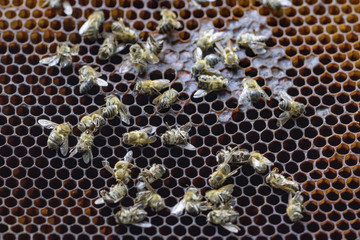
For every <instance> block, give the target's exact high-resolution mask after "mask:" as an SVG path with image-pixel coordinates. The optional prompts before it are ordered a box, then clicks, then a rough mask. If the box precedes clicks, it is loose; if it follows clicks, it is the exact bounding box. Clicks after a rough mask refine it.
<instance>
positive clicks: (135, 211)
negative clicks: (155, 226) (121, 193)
mask: <svg viewBox="0 0 360 240" xmlns="http://www.w3.org/2000/svg"><path fill="white" fill-rule="evenodd" d="M146 216H147V212H146V211H145V210H144V209H143V207H142V206H141V205H135V206H131V207H128V208H125V207H122V208H121V209H120V210H119V211H118V212H117V213H116V214H115V221H116V222H117V223H119V224H125V225H128V224H132V225H136V226H138V227H144V228H149V227H151V226H152V225H151V223H149V222H143V221H144V220H145V218H146Z"/></svg>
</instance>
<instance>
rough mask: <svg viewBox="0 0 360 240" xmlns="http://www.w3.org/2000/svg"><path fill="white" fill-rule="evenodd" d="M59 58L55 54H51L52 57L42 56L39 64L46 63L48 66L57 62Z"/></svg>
mask: <svg viewBox="0 0 360 240" xmlns="http://www.w3.org/2000/svg"><path fill="white" fill-rule="evenodd" d="M59 60H60V58H59V57H58V56H57V55H55V56H52V57H47V58H43V59H41V60H40V63H41V64H47V65H49V66H55V65H56V64H58V63H59Z"/></svg>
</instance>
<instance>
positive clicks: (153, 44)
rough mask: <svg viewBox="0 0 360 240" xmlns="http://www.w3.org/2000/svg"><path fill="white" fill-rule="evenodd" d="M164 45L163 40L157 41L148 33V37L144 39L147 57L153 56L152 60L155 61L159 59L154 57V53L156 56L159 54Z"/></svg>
mask: <svg viewBox="0 0 360 240" xmlns="http://www.w3.org/2000/svg"><path fill="white" fill-rule="evenodd" d="M163 47H164V40H161V41H157V40H155V39H154V38H153V36H151V35H149V37H148V39H147V40H146V44H145V53H146V55H147V57H146V58H147V59H148V58H154V60H153V61H156V62H155V63H158V62H159V61H160V60H159V59H158V58H157V59H156V58H155V57H154V54H155V55H156V56H157V55H159V54H160V52H161V51H162V49H163Z"/></svg>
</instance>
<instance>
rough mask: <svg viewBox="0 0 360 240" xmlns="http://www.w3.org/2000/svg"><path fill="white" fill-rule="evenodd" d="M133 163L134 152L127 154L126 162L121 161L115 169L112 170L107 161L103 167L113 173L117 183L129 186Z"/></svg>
mask: <svg viewBox="0 0 360 240" xmlns="http://www.w3.org/2000/svg"><path fill="white" fill-rule="evenodd" d="M132 161H133V152H132V151H129V152H127V153H126V155H125V157H124V160H119V161H118V162H117V163H116V164H115V166H114V168H111V167H110V165H109V162H108V161H107V160H104V161H102V165H103V167H104V168H105V169H106V170H107V171H108V172H109V173H111V174H112V175H113V176H114V177H115V179H116V181H118V182H123V183H124V184H127V183H128V182H129V181H130V177H131V168H132V167H133V166H134V165H133V164H132V163H131V162H132Z"/></svg>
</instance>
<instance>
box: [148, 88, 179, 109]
mask: <svg viewBox="0 0 360 240" xmlns="http://www.w3.org/2000/svg"><path fill="white" fill-rule="evenodd" d="M178 96H179V92H178V91H176V90H175V89H173V88H170V89H169V90H167V91H165V92H164V93H163V94H161V95H159V96H157V97H156V98H155V99H154V100H153V101H152V103H153V104H154V105H156V107H157V111H159V110H161V109H164V108H169V107H171V106H172V105H173V104H174V103H175V102H176V101H177V99H178Z"/></svg>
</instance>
